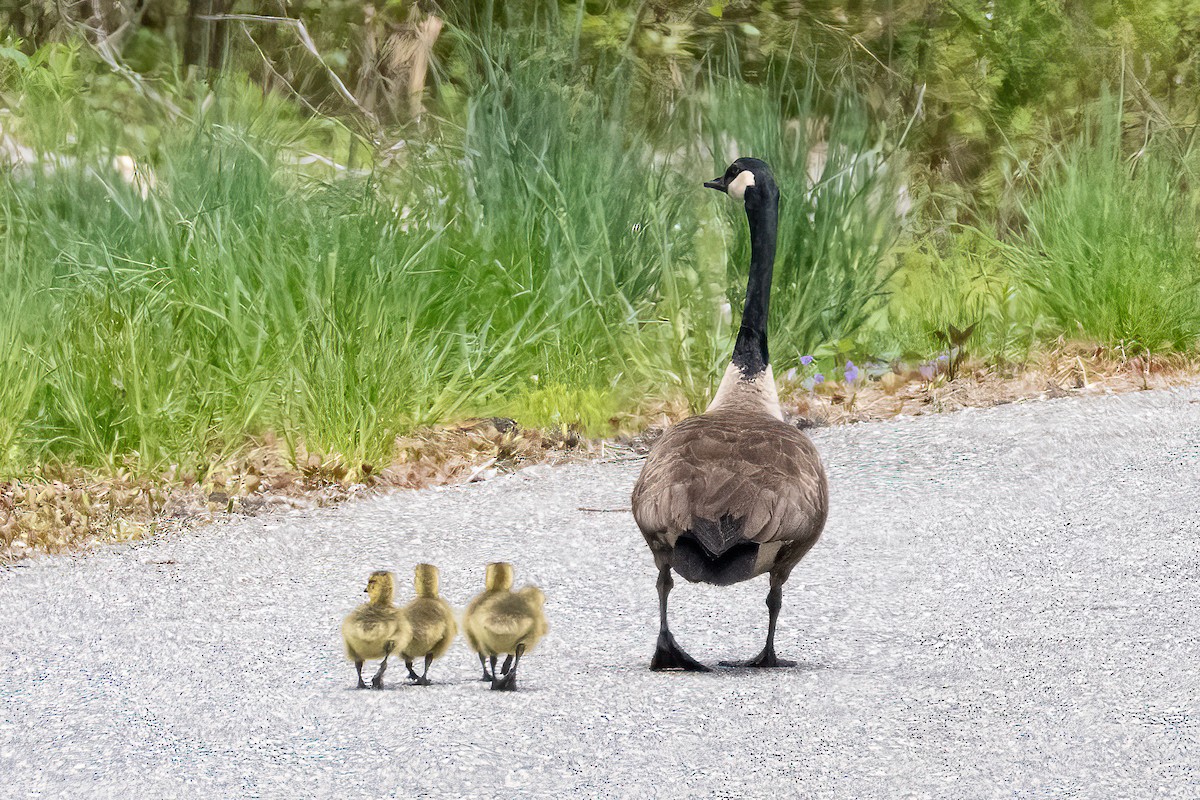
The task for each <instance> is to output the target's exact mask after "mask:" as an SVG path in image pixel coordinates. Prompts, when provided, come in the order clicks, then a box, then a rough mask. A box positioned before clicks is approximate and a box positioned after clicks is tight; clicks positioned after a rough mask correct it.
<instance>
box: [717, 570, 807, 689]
mask: <svg viewBox="0 0 1200 800" xmlns="http://www.w3.org/2000/svg"><path fill="white" fill-rule="evenodd" d="M782 607H783V581H781V580H776V579H775V576H774V575H772V576H771V588H770V590H769V591H768V592H767V614H768V615H769V616H768V619H767V643H766V645H765V646H764V647H763V649H762V652H761V653H759V654H758V655H756V656H755V657H754V658H752V659H750V660H749V661H722V662H721V666H723V667H754V668H756V669H774V668H778V667H794V666H796V662H795V661H787V660H785V659H782V658H778V657H777V656H776V655H775V622H776V621H777V620H778V619H779V609H780V608H782Z"/></svg>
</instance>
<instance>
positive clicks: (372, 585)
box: [342, 570, 412, 689]
mask: <svg viewBox="0 0 1200 800" xmlns="http://www.w3.org/2000/svg"><path fill="white" fill-rule="evenodd" d="M395 590H396V579H395V577H394V576H393V575H392V573H390V572H385V571H383V570H379V571H377V572H372V573H371V577H369V578H367V588H366V589H365V591H366V593H367V595H368V597H369V599H368V601H367V602H366V603H363V604H362V605H361V606H359V607H358V608H356V609H354V610H353V611H351V612H350V614H349V615H348V616H347V617H346V619H345V621H344V622H343V623H342V641H343V642H344V643H345V645H346V658H348V659H350V660H351V661H353V662H354V668H355V670H357V671H358V688H359V689H365V688H367V685H366V684H365V683H363V676H362V668H363V662H364V661H365V660H367V659H368V658H382V659H383V661H382V662H381V663H380V665H379V671H378V672H376V673H375V677H373V678H371V687H372V688H374V689H382V688H383V673H384V672H386V671H387V660H388V656H390V655H391V654H392V653H395V652H399V651H403V650H404V648H405V647H408V644H409V640H410V639H412V626H411V625H410V624H409V622H408V619H406V618H405V616H404V614H402V613H401V611H400V609H398V608H396V607H395V606H394V605H392V596H393V594H394V593H395Z"/></svg>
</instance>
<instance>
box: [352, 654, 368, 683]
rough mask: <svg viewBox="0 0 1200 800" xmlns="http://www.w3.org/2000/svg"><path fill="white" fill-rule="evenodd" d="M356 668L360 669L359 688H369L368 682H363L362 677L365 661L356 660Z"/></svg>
mask: <svg viewBox="0 0 1200 800" xmlns="http://www.w3.org/2000/svg"><path fill="white" fill-rule="evenodd" d="M354 668H355V669H356V670H358V688H359V689H365V688H367V684H365V683H363V679H362V668H363V662H361V661H355V662H354Z"/></svg>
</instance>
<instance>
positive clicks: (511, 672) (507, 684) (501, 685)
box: [492, 642, 525, 692]
mask: <svg viewBox="0 0 1200 800" xmlns="http://www.w3.org/2000/svg"><path fill="white" fill-rule="evenodd" d="M524 652H525V643H524V642H517V658H516V660H515V661H513V664H512V669H506V670H504V676H503V677H500V678H493V679H492V689H493V690H494V691H497V692H513V691H516V689H517V666H518V665H520V663H521V654H522V653H524ZM510 659H511V656H510V657H509V658H506V659H505V660H504V663H505V665H506V666H507V665H508V662H509V660H510Z"/></svg>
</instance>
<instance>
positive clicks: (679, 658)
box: [650, 631, 712, 672]
mask: <svg viewBox="0 0 1200 800" xmlns="http://www.w3.org/2000/svg"><path fill="white" fill-rule="evenodd" d="M650 669H652V670H653V671H655V672H660V671H662V670H666V669H680V670H683V671H685V672H712V669H711V668H710V667H706V666H704V665H703V664H701V663H700V662H699V661H697V660H696V659H694V658H692V657H691V656H689V655H688V654H687V653H685V652H683V648H682V647H680V646H679V645H678V644H676V642H675V637H674V636H672V635H671V632H670V631H660V632H659V634H658V646H657V647H655V649H654V657H653V658H651V659H650Z"/></svg>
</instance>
